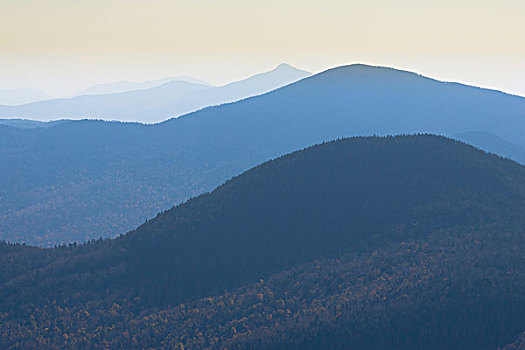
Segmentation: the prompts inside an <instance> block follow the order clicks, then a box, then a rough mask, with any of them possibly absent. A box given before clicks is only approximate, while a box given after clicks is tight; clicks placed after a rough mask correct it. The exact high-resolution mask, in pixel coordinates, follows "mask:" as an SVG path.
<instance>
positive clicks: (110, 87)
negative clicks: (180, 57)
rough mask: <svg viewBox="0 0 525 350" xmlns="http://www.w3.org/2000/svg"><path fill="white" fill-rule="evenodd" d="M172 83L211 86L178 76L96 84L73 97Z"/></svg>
mask: <svg viewBox="0 0 525 350" xmlns="http://www.w3.org/2000/svg"><path fill="white" fill-rule="evenodd" d="M174 81H185V82H187V83H192V84H197V85H205V86H211V85H210V84H209V83H207V82H205V81H203V80H200V79H196V78H192V77H188V76H185V75H183V76H178V77H173V78H163V79H156V80H147V81H142V82H135V81H125V80H123V81H117V82H114V83H106V84H96V85H93V86H91V87H89V88H87V89H84V90H81V91H80V92H77V93H76V94H75V95H76V96H80V95H103V94H115V93H119V92H126V91H133V90H144V89H149V88H152V87H156V86H160V85H164V84H166V83H171V82H174Z"/></svg>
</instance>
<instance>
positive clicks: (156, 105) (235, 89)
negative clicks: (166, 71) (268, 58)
mask: <svg viewBox="0 0 525 350" xmlns="http://www.w3.org/2000/svg"><path fill="white" fill-rule="evenodd" d="M308 75H310V73H308V72H305V71H303V70H300V69H297V68H294V67H291V66H289V65H286V64H281V65H279V66H278V67H276V68H275V69H273V70H271V71H269V72H265V73H261V74H257V75H255V76H252V77H250V78H247V79H244V80H240V81H237V82H234V83H231V84H228V85H225V86H219V87H214V86H209V85H208V84H199V83H195V82H189V81H185V80H178V81H169V80H168V81H167V82H165V83H164V84H162V85H160V84H159V86H153V87H150V88H140V84H139V85H138V86H137V87H138V89H137V90H132V91H125V92H119V93H116V92H115V93H106V94H92V93H89V94H87V95H81V96H76V97H70V98H65V99H53V100H48V101H44V102H37V103H31V104H26V105H21V106H15V107H10V106H0V118H28V119H36V120H56V119H64V118H66V119H83V118H89V119H105V120H118V121H135V122H146V123H152V122H159V121H164V120H166V119H168V118H171V117H175V116H180V115H182V114H185V113H189V112H193V111H196V110H199V109H202V108H204V107H208V106H212V105H217V104H221V103H226V102H233V101H237V100H240V99H243V98H246V97H249V96H254V95H259V94H263V93H266V92H268V91H271V90H274V89H276V88H279V87H281V86H284V85H287V84H290V83H292V82H295V81H297V80H299V79H302V78H304V77H307V76H308ZM147 83H150V84H152V83H154V82H146V85H147ZM125 86H129V85H128V84H125V83H124V87H122V88H125ZM113 87H114V88H118V85H117V86H113ZM110 88H111V86H110ZM106 90H107V89H105V88H103V89H102V90H101V91H106Z"/></svg>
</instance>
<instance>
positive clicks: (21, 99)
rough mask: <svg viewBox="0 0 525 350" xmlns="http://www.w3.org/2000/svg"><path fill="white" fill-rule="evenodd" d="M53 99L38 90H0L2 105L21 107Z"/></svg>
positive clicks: (0, 102)
mask: <svg viewBox="0 0 525 350" xmlns="http://www.w3.org/2000/svg"><path fill="white" fill-rule="evenodd" d="M50 98H52V96H50V95H48V94H46V93H45V92H43V91H40V90H37V89H0V105H11V106H14V105H20V104H24V103H31V102H36V101H42V100H47V99H50Z"/></svg>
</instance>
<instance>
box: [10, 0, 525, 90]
mask: <svg viewBox="0 0 525 350" xmlns="http://www.w3.org/2000/svg"><path fill="white" fill-rule="evenodd" d="M524 18H525V1H523V0H498V1H494V0H491V1H487V0H476V1H474V0H461V1H457V0H454V1H452V0H440V1H425V0H418V1H416V0H398V1H392V0H388V1H387V0H368V1H352V0H346V1H342V0H322V1H313V0H300V1H299V0H279V1H277V0H172V1H168V0H147V1H137V0H0V89H2V88H37V89H41V90H44V91H46V92H48V93H50V94H53V95H57V96H58V95H67V94H70V93H74V92H76V91H79V90H82V89H84V88H86V87H89V86H91V85H93V84H96V83H107V82H112V81H118V80H132V81H143V80H149V79H158V78H163V77H171V76H177V75H190V76H194V77H196V78H201V79H203V80H206V81H208V82H210V83H213V84H224V83H227V82H230V81H233V80H237V79H241V78H243V77H246V76H248V75H251V74H254V73H257V72H261V71H265V70H269V69H271V68H273V67H274V66H276V65H277V64H279V63H281V62H286V63H289V64H291V65H294V66H297V67H299V68H303V69H306V70H309V71H312V72H320V71H323V70H325V69H327V68H331V67H334V66H339V65H344V64H352V63H367V64H374V65H382V66H390V67H395V68H401V69H406V70H411V71H416V72H418V73H421V74H424V75H427V76H430V77H434V78H437V79H441V80H447V81H460V82H463V83H468V84H472V85H477V86H482V87H489V88H495V89H498V90H503V91H506V92H510V93H514V94H519V95H522V96H525V20H524Z"/></svg>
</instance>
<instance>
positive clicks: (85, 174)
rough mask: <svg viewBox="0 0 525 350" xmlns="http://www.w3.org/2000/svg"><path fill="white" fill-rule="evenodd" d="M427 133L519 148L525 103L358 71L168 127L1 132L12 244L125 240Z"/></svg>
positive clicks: (91, 124) (3, 212)
mask: <svg viewBox="0 0 525 350" xmlns="http://www.w3.org/2000/svg"><path fill="white" fill-rule="evenodd" d="M415 132H432V133H439V134H444V135H458V134H462V133H466V132H488V133H490V135H493V136H495V137H496V138H501V139H502V140H503V141H504V142H503V143H505V142H507V143H510V144H512V145H515V146H517V147H518V149H519V148H520V147H523V146H524V145H525V99H524V98H521V97H517V96H510V95H505V94H503V93H500V92H496V91H490V90H483V89H479V88H473V87H468V86H464V85H460V84H451V83H443V82H439V81H435V80H431V79H428V78H425V77H422V76H419V75H416V74H413V73H409V72H403V71H398V70H394V69H388V68H379V67H370V66H363V65H354V66H348V67H340V68H336V69H332V70H329V71H326V72H323V73H320V74H318V75H316V76H313V77H309V78H306V79H303V80H301V81H299V82H297V83H294V84H291V85H289V86H287V87H284V88H281V89H279V90H276V91H273V92H271V93H268V94H265V95H262V96H257V97H253V98H250V99H246V100H243V101H240V102H237V103H232V104H227V105H222V106H217V107H213V108H207V109H204V110H201V111H199V112H196V113H192V114H189V115H186V116H183V117H180V118H177V119H173V120H170V121H167V122H165V123H162V124H157V125H150V126H145V125H140V124H128V123H108V122H97V121H80V122H65V123H62V124H60V125H56V126H53V127H48V128H45V129H31V130H21V129H14V128H7V127H0V164H2V165H3V166H2V167H1V168H0V178H2V179H3V181H2V182H1V183H0V238H2V239H9V240H11V241H16V242H27V243H30V244H37V245H41V246H52V245H53V244H57V243H62V242H72V241H79V242H81V241H85V240H88V239H92V238H97V237H100V236H102V237H108V236H112V237H113V236H116V235H118V234H120V233H125V232H126V231H128V230H131V229H133V228H134V227H136V226H137V225H139V224H141V223H143V222H144V221H145V220H146V219H148V218H152V217H153V216H154V215H156V213H158V212H159V211H161V210H165V209H167V208H169V207H171V206H172V205H174V204H177V203H180V202H182V201H184V200H187V199H188V198H190V197H192V196H195V195H198V194H201V193H203V192H205V191H210V190H212V189H213V188H215V187H216V186H218V185H219V184H221V183H222V182H224V181H226V180H227V179H229V178H230V177H232V176H235V175H237V174H239V173H241V172H242V171H245V170H247V169H249V168H251V167H253V166H255V165H257V164H259V163H261V162H264V161H266V160H268V159H271V158H275V157H278V156H281V155H283V154H285V153H289V152H292V151H294V150H298V149H301V148H304V147H308V146H310V145H312V144H316V143H320V142H323V141H327V140H332V139H335V138H338V137H342V136H352V135H372V134H397V133H415ZM477 135H481V136H483V135H485V136H486V134H483V133H478V134H477ZM476 140H477V141H475V142H476V143H482V144H483V145H484V146H486V145H488V146H487V147H485V149H487V150H488V151H494V152H500V153H501V154H502V155H504V156H513V155H514V154H520V153H519V152H518V153H511V154H508V153H506V152H507V151H506V150H508V149H509V148H508V147H500V146H501V142H500V143H494V142H492V141H490V139H489V140H488V141H489V142H484V141H483V137H482V139H481V140H480V138H479V137H477V138H476ZM485 141H486V140H485ZM510 149H511V150H512V148H510ZM516 160H519V159H516Z"/></svg>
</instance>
